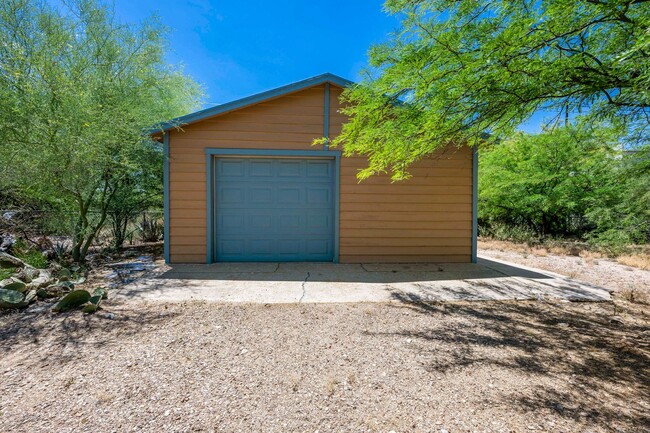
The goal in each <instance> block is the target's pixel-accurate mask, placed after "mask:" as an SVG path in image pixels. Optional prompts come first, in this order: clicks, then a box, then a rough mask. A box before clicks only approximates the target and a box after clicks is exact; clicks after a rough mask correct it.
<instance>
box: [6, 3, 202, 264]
mask: <svg viewBox="0 0 650 433" xmlns="http://www.w3.org/2000/svg"><path fill="white" fill-rule="evenodd" d="M165 32H166V30H165V28H164V27H163V26H161V24H160V22H159V21H158V20H157V19H156V18H155V17H152V18H151V19H149V20H147V21H146V22H145V23H143V24H140V25H137V26H134V25H127V24H123V23H120V22H117V20H116V19H115V17H114V16H113V15H112V13H111V12H110V9H109V8H107V7H106V6H105V5H104V4H102V3H98V2H95V1H94V0H74V1H70V2H64V3H63V5H60V6H59V7H54V6H51V5H50V4H49V3H47V2H43V1H32V0H6V1H3V2H2V3H1V4H0V111H1V112H2V115H1V116H0V139H1V140H2V144H0V183H2V184H3V187H14V188H18V189H19V190H21V191H22V192H25V191H26V192H28V194H29V195H31V196H33V197H37V198H38V199H40V200H42V201H43V202H47V203H51V204H53V205H54V206H55V207H59V208H61V209H64V210H65V211H71V212H73V213H74V214H76V217H75V219H76V221H75V229H74V243H75V249H77V250H78V251H76V253H77V254H76V255H77V256H78V257H76V258H82V256H83V255H84V254H85V250H87V247H88V245H89V244H90V243H91V242H92V240H93V238H94V236H95V234H96V233H97V231H98V230H99V229H101V227H102V225H103V224H104V220H105V217H106V209H107V207H108V206H109V204H110V202H111V201H112V199H113V197H114V196H115V195H116V194H117V192H118V190H119V188H120V187H121V186H120V185H123V184H124V182H123V180H124V179H125V178H132V177H133V175H134V173H135V174H137V173H151V170H152V166H151V165H150V162H151V161H150V160H147V159H146V158H147V157H148V156H150V155H151V154H152V151H153V152H157V153H160V152H161V151H160V147H159V146H158V145H156V144H154V143H153V142H152V141H151V140H150V139H148V138H147V136H146V134H145V132H146V131H148V130H149V129H151V127H152V126H153V125H155V124H157V123H159V122H162V121H165V120H167V119H170V118H173V117H176V116H178V115H182V114H185V113H187V112H189V111H191V110H193V109H195V108H196V107H197V106H198V102H199V98H200V97H201V90H200V88H199V86H198V85H197V84H196V83H195V82H194V81H192V80H191V79H190V78H188V77H186V76H184V75H183V73H182V71H181V70H180V69H179V68H177V67H173V66H170V65H168V64H167V62H166V61H165V58H164V55H165V48H166V42H165ZM158 161H160V159H158ZM157 170H162V167H160V166H159V167H157ZM151 176H155V173H151ZM91 216H94V217H93V218H91ZM93 219H94V221H93Z"/></svg>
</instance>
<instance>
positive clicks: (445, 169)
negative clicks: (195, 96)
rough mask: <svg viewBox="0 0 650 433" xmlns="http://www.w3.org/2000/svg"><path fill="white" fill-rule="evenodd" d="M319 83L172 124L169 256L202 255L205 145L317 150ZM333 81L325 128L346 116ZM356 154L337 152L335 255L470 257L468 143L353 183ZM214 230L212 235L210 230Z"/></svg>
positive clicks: (192, 258)
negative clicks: (404, 171)
mask: <svg viewBox="0 0 650 433" xmlns="http://www.w3.org/2000/svg"><path fill="white" fill-rule="evenodd" d="M324 91H325V89H324V86H323V85H320V86H315V87H312V88H309V89H307V90H303V91H300V92H296V93H293V94H290V95H285V96H281V97H279V98H277V99H273V100H270V101H266V102H263V103H259V104H256V105H253V106H250V107H246V108H242V109H239V110H236V111H232V112H230V113H226V114H222V115H219V116H216V117H214V118H211V119H207V120H203V121H200V122H197V123H195V124H192V125H189V126H186V127H184V130H183V131H171V132H170V140H169V143H170V144H169V191H170V196H169V203H170V211H169V212H170V227H169V231H170V233H169V245H170V250H169V251H170V261H171V262H172V263H205V260H206V249H207V239H206V237H207V229H206V227H207V221H206V214H207V209H206V164H205V158H206V157H205V148H242V149H291V150H298V149H300V150H319V149H322V148H321V147H320V146H318V147H317V146H312V145H311V143H312V141H313V139H314V138H317V137H320V136H322V135H323V121H324V116H323V109H324ZM341 91H342V89H341V88H339V87H337V86H335V85H331V89H330V98H331V100H330V135H331V136H335V135H336V134H338V133H340V130H341V125H342V124H343V122H344V121H345V120H346V119H345V117H344V116H343V115H341V114H339V113H338V112H337V111H338V108H339V100H338V98H339V96H340V93H341ZM364 166H365V159H364V158H360V157H354V158H341V179H340V214H339V218H340V220H339V244H340V246H339V260H340V262H342V263H357V262H469V261H470V260H471V243H472V241H471V238H472V151H471V149H468V148H462V149H456V148H450V149H447V150H445V151H444V152H441V153H439V154H438V155H434V156H433V157H432V158H430V159H427V160H424V161H421V162H419V163H418V164H416V165H415V166H414V167H413V169H412V171H411V172H412V174H413V176H414V177H413V178H412V179H410V180H408V181H405V182H399V183H391V182H390V179H389V178H388V176H377V177H373V178H370V179H368V180H366V181H363V182H362V183H359V182H358V180H357V179H356V173H357V171H358V170H359V169H361V168H363V167H364ZM215 235H216V236H219V234H218V233H216V234H215Z"/></svg>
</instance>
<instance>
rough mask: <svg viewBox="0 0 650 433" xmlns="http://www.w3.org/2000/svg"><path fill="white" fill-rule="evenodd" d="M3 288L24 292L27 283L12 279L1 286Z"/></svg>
mask: <svg viewBox="0 0 650 433" xmlns="http://www.w3.org/2000/svg"><path fill="white" fill-rule="evenodd" d="M2 288H3V289H4V290H13V291H16V292H20V293H24V292H25V291H26V290H27V284H25V283H23V282H22V281H14V282H12V283H9V284H7V285H6V286H3V287H2Z"/></svg>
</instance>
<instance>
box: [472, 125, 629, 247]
mask: <svg viewBox="0 0 650 433" xmlns="http://www.w3.org/2000/svg"><path fill="white" fill-rule="evenodd" d="M619 138H620V131H618V130H617V128H613V127H605V126H602V125H600V126H597V127H593V126H591V125H588V124H585V122H583V121H578V122H576V123H575V124H573V125H565V126H562V127H555V128H549V129H547V130H544V131H542V132H540V133H539V134H527V133H523V132H518V133H516V134H514V135H513V136H512V137H510V138H508V139H506V140H504V141H503V142H500V143H498V144H495V145H491V146H485V148H484V150H483V151H482V154H481V158H480V166H479V170H480V172H481V176H480V177H479V184H478V188H479V204H480V205H479V220H480V223H481V228H482V229H484V230H485V231H486V232H487V233H488V234H489V233H490V231H491V230H492V229H494V228H499V227H501V226H504V227H519V228H525V229H527V230H528V231H529V232H535V233H536V234H537V235H539V236H581V235H583V234H584V233H585V232H586V231H588V230H591V229H593V228H594V227H592V225H593V224H592V221H590V219H589V218H588V217H587V215H588V214H589V213H590V212H591V211H593V210H594V209H596V208H598V209H600V207H601V206H602V205H601V204H600V202H602V201H603V198H604V197H609V196H610V195H614V196H618V197H621V195H622V192H623V191H622V190H623V189H624V187H625V186H624V185H623V184H622V183H618V182H615V183H613V182H611V180H612V178H613V177H615V176H619V175H620V173H621V172H622V156H621V152H620V151H619V147H620V145H619Z"/></svg>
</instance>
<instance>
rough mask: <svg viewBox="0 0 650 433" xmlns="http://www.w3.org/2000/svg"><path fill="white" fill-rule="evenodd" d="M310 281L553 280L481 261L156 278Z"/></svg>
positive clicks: (182, 272)
mask: <svg viewBox="0 0 650 433" xmlns="http://www.w3.org/2000/svg"><path fill="white" fill-rule="evenodd" d="M306 272H309V273H310V278H309V280H310V281H312V282H313V281H321V282H348V283H383V284H391V283H400V282H402V283H404V282H409V283H412V282H417V281H446V280H460V279H462V280H473V279H484V278H503V277H521V278H529V279H536V280H544V279H553V278H554V277H552V276H549V275H545V274H542V273H539V272H536V271H533V270H530V269H527V268H523V267H517V266H513V265H511V264H504V263H499V262H495V261H492V260H487V259H481V260H480V262H479V263H477V264H473V263H439V264H434V263H422V264H419V263H412V264H334V263H309V262H306V263H292V262H288V263H214V264H211V265H171V266H170V269H169V270H167V271H165V272H163V273H162V274H160V275H157V276H156V277H155V278H156V279H163V280H164V279H174V280H186V279H188V280H190V279H191V280H199V281H201V280H203V281H214V280H229V281H259V280H264V281H302V280H303V279H304V277H305V273H306Z"/></svg>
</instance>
